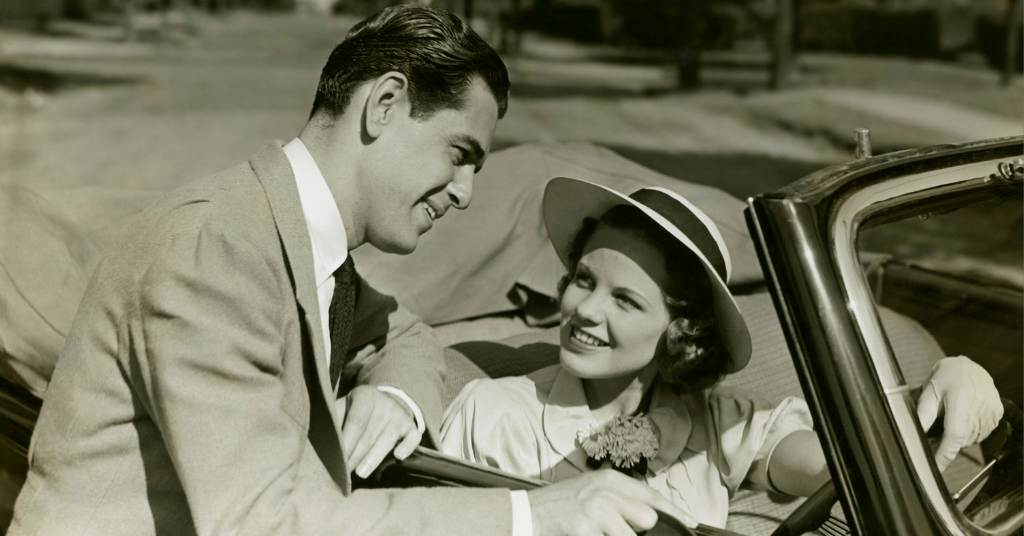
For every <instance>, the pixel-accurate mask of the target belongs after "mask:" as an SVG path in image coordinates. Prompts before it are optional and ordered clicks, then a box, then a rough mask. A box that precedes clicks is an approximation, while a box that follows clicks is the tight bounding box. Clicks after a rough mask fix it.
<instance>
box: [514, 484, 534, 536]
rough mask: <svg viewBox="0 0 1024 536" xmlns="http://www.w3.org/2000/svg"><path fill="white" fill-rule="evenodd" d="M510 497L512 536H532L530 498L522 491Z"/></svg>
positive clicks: (515, 492)
mask: <svg viewBox="0 0 1024 536" xmlns="http://www.w3.org/2000/svg"><path fill="white" fill-rule="evenodd" d="M511 495H512V536H533V513H532V512H531V511H530V496H529V495H527V494H526V492H525V491H523V490H516V491H513V492H511Z"/></svg>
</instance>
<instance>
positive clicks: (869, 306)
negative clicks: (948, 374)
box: [829, 159, 1005, 534]
mask: <svg viewBox="0 0 1024 536" xmlns="http://www.w3.org/2000/svg"><path fill="white" fill-rule="evenodd" d="M1002 162H1005V159H993V160H987V161H982V162H974V163H970V164H963V165H959V166H955V167H951V168H947V169H940V170H934V171H927V172H923V173H920V174H916V175H908V176H906V177H899V178H893V179H890V180H887V181H883V182H879V183H875V184H871V185H867V186H865V187H863V188H862V189H859V190H855V191H853V192H851V193H849V194H847V195H846V196H844V198H842V199H841V200H840V201H839V202H838V203H837V205H836V206H835V207H834V210H833V211H832V214H831V217H830V222H829V237H830V238H831V240H830V243H831V248H832V256H833V259H835V261H836V266H837V269H838V273H839V276H840V278H841V280H842V281H843V285H842V287H843V289H844V292H845V298H846V304H847V307H848V309H849V312H850V314H851V316H852V317H853V319H854V322H855V323H856V325H857V327H858V331H859V332H860V336H861V338H862V340H863V343H864V345H865V347H866V349H867V351H868V355H869V356H870V359H871V362H872V363H873V365H874V369H875V372H876V374H877V378H878V381H879V383H880V384H881V386H882V389H883V390H884V393H885V395H886V396H885V397H886V401H887V403H888V407H889V410H890V411H891V415H892V418H893V420H894V421H895V424H896V426H897V429H898V430H899V434H900V436H901V438H902V442H903V446H904V449H905V452H906V453H907V455H908V457H909V458H910V461H911V463H912V464H913V466H914V469H915V474H916V476H917V478H918V479H919V483H920V485H921V489H922V490H923V492H924V494H925V496H926V497H927V499H928V502H929V505H930V507H931V509H932V510H933V512H934V513H935V514H936V516H937V517H938V518H939V519H940V520H941V522H942V523H943V524H944V525H945V528H946V530H948V531H949V532H950V533H952V534H999V533H998V532H990V531H987V530H984V529H982V528H980V527H977V526H975V525H974V524H972V523H971V522H970V521H969V520H967V519H966V517H965V516H964V515H963V514H962V513H960V511H959V509H957V508H956V506H955V504H954V503H953V501H952V499H951V498H950V495H949V493H948V492H947V491H946V490H945V488H946V486H945V484H944V482H942V481H941V477H940V475H939V472H938V469H937V466H936V465H935V461H934V458H933V456H932V454H931V451H930V449H929V448H928V446H927V444H926V442H925V437H924V432H923V430H922V429H921V426H920V424H919V423H918V420H917V410H916V407H915V402H916V401H915V400H914V399H913V398H912V397H911V395H910V392H911V391H912V390H913V389H915V388H917V387H919V386H911V385H907V384H906V382H905V380H904V378H903V375H902V373H901V372H900V368H899V365H898V364H897V361H896V358H895V355H894V353H893V350H892V347H891V346H890V344H889V340H888V338H887V336H886V334H885V330H884V328H883V327H882V324H881V321H880V318H879V314H878V309H877V304H876V303H875V301H874V298H873V293H872V292H871V286H870V284H869V283H868V280H867V276H866V273H865V271H864V268H863V264H862V263H861V260H860V255H859V253H858V251H857V237H858V233H859V231H860V230H861V228H862V226H863V225H864V224H865V222H869V221H870V220H871V219H872V218H873V217H874V216H876V215H878V214H880V213H883V212H886V211H888V210H890V209H892V208H894V207H899V206H908V205H913V204H926V203H927V201H928V200H929V199H934V198H936V197H938V196H943V195H947V194H950V193H954V192H958V191H964V190H975V189H977V188H978V187H980V186H982V187H983V186H987V185H993V186H994V185H995V184H993V183H994V181H998V180H999V179H998V178H996V177H995V176H994V175H993V172H994V171H996V170H997V166H998V165H999V164H1000V163H1002ZM924 467H929V468H930V470H922V468H924Z"/></svg>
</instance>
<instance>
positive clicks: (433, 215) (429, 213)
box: [423, 205, 438, 221]
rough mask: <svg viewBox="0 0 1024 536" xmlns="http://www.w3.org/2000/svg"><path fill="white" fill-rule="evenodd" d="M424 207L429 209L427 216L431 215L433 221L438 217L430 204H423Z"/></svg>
mask: <svg viewBox="0 0 1024 536" xmlns="http://www.w3.org/2000/svg"><path fill="white" fill-rule="evenodd" d="M423 207H424V208H426V209H427V216H429V217H430V220H431V221H433V220H436V219H437V218H438V216H437V212H434V209H433V208H432V207H431V206H430V205H423Z"/></svg>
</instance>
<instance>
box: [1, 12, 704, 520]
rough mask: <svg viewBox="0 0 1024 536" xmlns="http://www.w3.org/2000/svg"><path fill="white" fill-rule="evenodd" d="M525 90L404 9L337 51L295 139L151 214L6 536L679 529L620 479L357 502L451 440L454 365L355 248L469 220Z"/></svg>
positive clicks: (83, 348) (44, 424)
mask: <svg viewBox="0 0 1024 536" xmlns="http://www.w3.org/2000/svg"><path fill="white" fill-rule="evenodd" d="M507 93H508V78H507V73H506V71H505V68H504V65H503V64H502V63H501V60H500V59H499V58H498V57H497V55H496V54H495V53H494V52H493V50H491V49H490V48H489V47H488V46H487V45H486V44H485V43H483V41H481V40H480V39H479V37H477V36H476V35H475V34H474V33H473V32H472V31H471V30H469V28H468V27H467V26H466V25H465V24H463V23H462V22H461V21H459V20H458V19H457V18H455V17H453V16H451V15H447V14H445V13H443V12H440V11H436V10H432V9H429V8H423V7H412V6H402V7H398V8H391V9H387V10H384V11H382V12H380V13H378V14H376V15H374V16H372V17H371V18H369V19H368V20H366V21H364V22H363V23H361V24H359V25H357V26H356V27H355V28H353V30H352V31H351V32H350V34H349V36H348V37H347V38H346V40H345V41H344V42H342V43H341V44H340V45H339V46H338V47H337V48H336V49H335V50H334V52H333V53H332V54H331V57H330V58H329V59H328V61H327V64H326V66H325V67H324V72H323V75H322V77H321V82H320V86H319V87H318V90H317V96H316V99H315V101H314V105H313V111H312V114H311V117H310V120H309V121H308V123H307V124H306V126H305V127H304V128H303V130H302V131H301V133H300V134H299V137H298V139H297V140H293V141H292V142H290V143H288V144H287V145H286V146H284V147H281V146H280V145H273V146H271V147H268V148H267V149H264V150H263V151H261V152H260V153H258V154H257V155H255V156H254V157H253V158H252V159H251V160H250V161H249V162H247V163H245V164H242V165H239V166H236V167H234V168H232V169H229V170H227V171H225V172H222V173H220V174H217V175H214V176H212V177H210V178H207V179H205V180H203V181H200V182H198V183H195V184H193V185H190V186H186V187H184V188H182V189H180V190H178V191H176V192H174V193H172V194H170V195H169V196H168V197H166V198H164V199H163V200H161V201H160V202H158V203H157V204H155V205H154V206H153V207H150V208H149V209H147V210H146V211H145V212H144V213H142V214H141V215H140V216H139V217H138V219H137V220H135V221H134V222H133V223H132V225H130V226H129V228H130V229H131V230H132V236H130V237H129V238H127V239H126V240H125V241H124V242H123V243H122V244H120V245H119V246H118V247H116V248H115V249H114V250H113V251H112V253H111V254H110V255H109V257H107V258H106V259H105V260H104V261H103V263H102V264H101V265H100V266H99V267H98V268H97V269H96V271H95V274H94V276H93V279H92V282H91V284H90V287H89V289H88V291H87V292H86V296H85V297H84V299H83V301H82V304H81V306H80V309H79V312H78V315H77V317H76V319H75V322H74V325H73V327H72V329H71V332H70V334H69V337H68V342H67V345H66V347H65V350H64V352H63V353H62V356H61V358H60V360H59V361H58V364H57V367H56V370H55V372H54V374H53V377H52V379H51V383H50V385H49V388H48V390H47V392H46V397H45V402H44V404H43V408H42V411H41V413H40V417H39V421H38V424H37V426H36V429H35V433H34V436H33V442H32V446H31V452H30V453H29V462H30V473H29V476H28V480H27V482H26V485H25V487H24V489H23V490H22V493H21V495H20V496H19V498H18V503H17V505H16V509H15V517H14V521H13V523H12V526H11V528H10V534H66V533H72V532H73V533H75V534H104V535H107V534H112V535H116V534H132V535H136V534H190V533H195V534H227V533H236V534H245V535H250V534H288V535H292V534H311V533H316V534H320V533H329V534H474V535H475V534H509V533H510V532H513V531H514V532H515V533H516V534H530V533H531V532H532V533H534V534H536V535H537V536H545V535H548V534H599V533H630V532H632V531H633V530H646V529H648V528H650V527H651V526H653V524H654V523H655V521H656V519H657V514H656V509H657V510H662V511H664V512H666V513H668V514H670V515H674V516H676V517H678V518H683V517H684V514H683V513H682V512H679V511H678V510H677V509H675V507H673V506H672V505H671V503H669V502H668V501H667V500H665V499H663V498H662V497H660V496H658V495H657V494H656V493H655V492H653V491H651V490H650V489H648V488H646V487H645V486H643V485H642V484H640V483H639V482H637V481H634V480H632V479H629V478H626V477H624V476H622V475H619V474H617V473H614V472H599V473H594V474H591V475H586V476H585V477H582V478H579V479H575V480H573V481H569V482H564V483H560V484H557V485H552V486H548V487H545V488H542V489H538V490H534V491H531V492H529V495H526V494H525V492H513V493H510V492H509V491H507V490H456V489H444V490H440V489H431V490H358V491H355V492H353V491H352V489H351V481H350V478H351V477H350V473H351V472H353V471H354V472H355V473H357V474H358V475H363V476H365V475H366V474H368V473H369V472H370V471H372V469H373V468H374V467H376V465H377V464H378V463H379V461H380V459H382V458H383V457H384V456H385V455H386V454H387V453H389V452H391V451H392V450H393V452H394V454H395V456H397V457H399V458H403V457H405V456H407V455H408V454H409V453H410V452H411V450H412V449H413V447H415V445H416V444H417V443H418V442H419V440H420V438H421V436H422V433H423V431H424V430H433V429H435V428H436V424H437V421H438V419H439V417H440V414H441V409H442V408H441V407H440V402H439V400H440V392H441V389H440V386H441V381H442V376H443V368H444V367H443V360H442V356H441V353H440V350H439V349H438V347H437V343H436V341H435V340H434V339H433V337H432V335H431V334H430V331H429V330H428V329H427V328H426V327H425V326H423V325H422V324H421V323H419V322H418V321H417V320H416V319H415V318H413V317H412V316H411V315H410V314H409V313H408V312H406V311H404V310H403V309H401V308H399V307H398V306H397V304H395V303H394V301H393V300H392V299H390V298H388V297H385V296H382V295H380V294H378V293H376V292H375V291H374V290H373V289H372V288H370V287H369V286H367V285H366V284H365V283H364V282H363V281H362V280H361V279H359V278H358V277H357V276H356V275H355V274H354V271H353V270H352V268H351V263H347V262H346V260H347V259H348V258H349V256H348V251H349V250H351V249H353V248H355V247H357V246H359V245H361V244H364V243H370V244H372V245H374V246H375V247H377V248H379V249H382V250H385V251H389V252H395V253H408V252H410V251H412V250H413V249H414V248H415V247H416V244H417V240H418V237H419V235H420V234H422V233H424V232H426V231H427V230H429V229H430V227H431V226H432V222H433V221H434V220H436V219H437V218H440V217H442V216H443V215H444V214H445V212H446V211H447V210H448V209H449V208H452V207H454V208H459V209H462V208H465V207H466V206H468V204H469V202H470V199H471V197H472V177H473V174H474V172H475V171H476V170H477V169H479V167H480V166H481V165H482V164H483V161H484V159H485V157H486V155H487V153H488V151H489V149H490V146H491V141H492V138H493V134H494V129H495V126H496V123H497V121H498V119H499V118H500V117H501V116H502V115H503V114H504V111H505V109H506V106H507ZM355 384H358V385H359V386H358V387H355V388H354V389H352V390H351V392H348V391H349V389H350V388H351V387H352V386H353V385H355ZM346 393H347V395H346ZM339 397H340V398H339ZM684 521H687V522H692V520H689V519H685V520H684Z"/></svg>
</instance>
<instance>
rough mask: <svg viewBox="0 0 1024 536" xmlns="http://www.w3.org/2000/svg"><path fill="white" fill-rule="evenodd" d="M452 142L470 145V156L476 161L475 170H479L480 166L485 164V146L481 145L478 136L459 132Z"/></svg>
mask: <svg viewBox="0 0 1024 536" xmlns="http://www.w3.org/2000/svg"><path fill="white" fill-rule="evenodd" d="M452 143H462V144H464V145H468V146H469V150H470V152H471V153H472V154H471V155H470V156H471V157H472V158H473V161H474V162H475V163H476V168H475V172H479V171H480V168H481V167H483V165H484V164H483V162H484V157H485V156H486V155H485V153H484V148H483V147H481V146H480V142H478V141H476V138H474V137H473V136H470V135H468V134H458V135H456V136H455V137H454V139H453V140H452Z"/></svg>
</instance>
